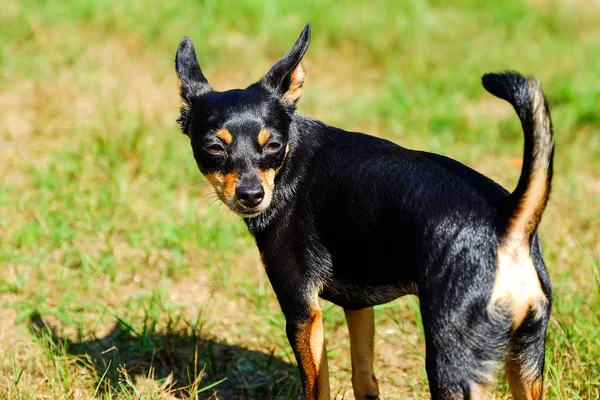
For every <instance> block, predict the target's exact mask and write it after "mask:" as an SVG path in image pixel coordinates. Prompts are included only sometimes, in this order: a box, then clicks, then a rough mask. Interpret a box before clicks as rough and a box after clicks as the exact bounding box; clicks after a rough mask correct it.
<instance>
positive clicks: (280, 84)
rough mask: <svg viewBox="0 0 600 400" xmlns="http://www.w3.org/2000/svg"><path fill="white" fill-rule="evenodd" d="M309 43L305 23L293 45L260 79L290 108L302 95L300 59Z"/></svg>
mask: <svg viewBox="0 0 600 400" xmlns="http://www.w3.org/2000/svg"><path fill="white" fill-rule="evenodd" d="M309 43H310V24H306V26H305V27H304V30H303V31H302V33H301V34H300V37H299V38H298V40H296V43H295V44H294V47H292V48H291V49H290V51H288V52H287V53H286V55H285V56H283V57H282V58H281V59H280V60H279V61H277V62H276V63H275V65H273V66H272V67H271V69H270V70H269V72H267V74H266V75H265V76H263V77H262V79H261V80H260V84H261V85H262V86H264V87H265V88H267V89H268V90H269V91H270V92H272V93H273V94H274V95H276V96H277V97H279V98H280V99H281V101H282V102H283V103H284V104H285V105H287V106H289V107H291V108H292V109H293V108H294V106H295V105H296V103H297V102H298V99H300V96H302V85H303V84H304V78H305V77H306V73H305V72H304V68H302V64H301V63H300V61H302V57H303V56H304V53H306V49H307V48H308V44H309Z"/></svg>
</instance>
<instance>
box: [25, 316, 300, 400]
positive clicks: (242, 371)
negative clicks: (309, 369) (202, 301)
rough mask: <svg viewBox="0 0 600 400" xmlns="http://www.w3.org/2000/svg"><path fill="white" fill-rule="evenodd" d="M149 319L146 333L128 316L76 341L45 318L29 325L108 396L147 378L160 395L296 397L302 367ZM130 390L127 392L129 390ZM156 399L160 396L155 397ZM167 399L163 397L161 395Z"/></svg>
mask: <svg viewBox="0 0 600 400" xmlns="http://www.w3.org/2000/svg"><path fill="white" fill-rule="evenodd" d="M177 325H180V324H171V323H169V322H168V323H167V325H166V327H163V328H161V329H160V331H159V330H158V329H157V321H155V320H152V319H147V320H146V321H145V323H144V326H143V328H142V331H141V332H136V331H135V330H134V329H133V328H132V327H131V326H130V325H128V324H127V323H126V322H124V321H123V320H119V319H117V322H116V324H115V327H114V328H113V329H112V330H111V331H110V332H109V333H108V334H107V335H105V336H104V337H100V338H93V339H91V340H82V341H77V340H75V341H73V340H71V339H69V338H67V337H61V336H60V335H59V334H57V332H56V330H55V329H54V328H53V327H51V326H49V325H48V324H47V323H46V322H44V320H43V319H42V317H41V316H40V315H39V314H38V315H34V316H32V317H31V318H30V320H29V328H30V331H31V332H32V334H33V335H34V336H36V337H37V338H38V340H40V342H41V343H42V344H43V345H44V346H45V347H46V348H47V350H48V351H49V352H50V353H51V356H53V357H56V358H61V359H64V358H65V357H66V358H67V359H71V360H73V359H76V360H78V363H77V364H78V365H79V368H81V367H85V368H87V369H88V370H90V371H92V372H93V374H94V378H95V379H96V384H97V388H98V389H97V391H98V394H99V395H101V396H102V397H105V396H108V397H112V395H117V394H119V393H121V394H129V393H131V394H137V395H138V396H136V397H139V391H140V388H139V387H138V386H139V385H138V384H139V383H140V381H141V380H142V379H143V378H141V377H149V378H150V379H151V380H152V382H154V383H155V385H154V390H153V391H152V393H153V394H155V395H161V394H162V395H166V397H170V396H173V397H175V398H196V397H195V395H196V394H197V396H198V398H200V399H204V398H210V399H296V398H300V397H301V396H300V393H301V385H300V379H299V375H298V372H297V368H296V367H295V366H294V365H292V364H289V363H287V362H284V361H283V360H281V359H279V358H277V357H276V356H274V355H273V354H265V353H261V352H258V351H253V350H248V349H245V348H243V347H240V346H235V345H229V344H225V343H219V342H218V341H215V340H210V339H206V338H202V337H200V335H199V334H198V332H199V329H197V327H194V326H190V325H187V326H184V327H181V326H179V327H176V326H177ZM123 392H125V393H123ZM151 397H154V396H151ZM161 397H162V396H161Z"/></svg>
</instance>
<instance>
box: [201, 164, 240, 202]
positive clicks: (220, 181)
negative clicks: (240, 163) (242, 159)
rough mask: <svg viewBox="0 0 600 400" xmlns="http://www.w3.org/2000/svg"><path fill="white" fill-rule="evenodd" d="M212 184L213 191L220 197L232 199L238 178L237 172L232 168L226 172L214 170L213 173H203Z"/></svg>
mask: <svg viewBox="0 0 600 400" xmlns="http://www.w3.org/2000/svg"><path fill="white" fill-rule="evenodd" d="M204 176H205V177H206V179H207V180H208V181H209V182H210V183H211V184H212V185H213V187H214V188H215V192H217V195H218V196H219V197H220V198H221V199H227V200H230V201H231V200H233V198H234V196H235V187H236V182H237V178H238V172H237V171H236V170H234V171H233V172H230V173H228V174H221V173H219V172H216V173H214V174H206V175H204Z"/></svg>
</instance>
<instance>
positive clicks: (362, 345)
mask: <svg viewBox="0 0 600 400" xmlns="http://www.w3.org/2000/svg"><path fill="white" fill-rule="evenodd" d="M344 312H345V314H346V321H347V322H348V331H349V334H350V353H351V356H352V389H353V390H354V397H355V398H356V399H359V400H367V399H368V400H375V399H380V397H379V387H378V385H377V379H376V378H375V374H374V372H373V352H374V335H375V315H374V313H373V308H372V307H369V308H364V309H362V310H348V309H344Z"/></svg>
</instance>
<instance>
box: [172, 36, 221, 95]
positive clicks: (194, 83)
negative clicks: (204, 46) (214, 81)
mask: <svg viewBox="0 0 600 400" xmlns="http://www.w3.org/2000/svg"><path fill="white" fill-rule="evenodd" d="M175 70H176V71H177V76H179V79H180V81H181V83H180V85H181V97H182V98H183V99H184V100H186V101H188V102H189V101H190V100H191V99H192V98H193V97H197V96H202V95H203V94H205V93H207V92H210V91H211V90H212V88H211V87H210V85H209V84H208V81H207V80H206V78H205V77H204V74H202V70H201V69H200V65H198V60H197V59H196V50H194V45H193V44H192V39H190V38H189V37H188V36H186V37H184V38H183V39H181V43H179V47H178V48H177V55H176V56H175Z"/></svg>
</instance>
